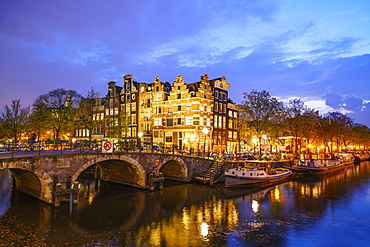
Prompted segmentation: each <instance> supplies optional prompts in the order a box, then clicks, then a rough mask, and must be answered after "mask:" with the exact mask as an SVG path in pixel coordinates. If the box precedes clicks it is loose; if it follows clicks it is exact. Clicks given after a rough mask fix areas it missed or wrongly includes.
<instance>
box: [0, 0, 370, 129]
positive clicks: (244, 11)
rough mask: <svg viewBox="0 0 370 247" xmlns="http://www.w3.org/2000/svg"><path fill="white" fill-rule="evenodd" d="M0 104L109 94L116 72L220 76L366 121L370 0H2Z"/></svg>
mask: <svg viewBox="0 0 370 247" xmlns="http://www.w3.org/2000/svg"><path fill="white" fill-rule="evenodd" d="M0 52H1V56H0V65H1V69H0V86H1V88H0V107H1V111H2V110H3V107H4V105H10V103H11V101H12V100H13V99H21V102H22V103H23V105H24V106H28V105H32V103H33V101H34V100H35V99H36V98H37V97H38V96H39V95H41V94H45V93H47V92H49V91H51V90H54V89H57V88H64V89H73V90H76V91H77V92H78V93H80V94H82V95H86V94H87V92H88V91H89V90H91V88H92V87H93V88H94V90H96V91H98V92H99V93H100V96H105V95H106V93H107V83H108V82H109V81H112V80H113V81H116V82H117V85H119V86H122V85H123V80H122V76H123V75H125V74H132V75H133V77H134V80H136V81H138V82H153V81H154V79H155V77H157V76H158V77H159V78H161V80H162V81H168V82H170V83H172V82H173V81H174V80H175V77H176V76H177V75H178V74H180V75H182V76H183V79H184V80H185V82H187V83H191V82H196V81H199V80H200V77H201V76H202V75H204V74H208V75H209V78H210V79H213V78H218V77H222V76H226V79H227V81H228V83H230V84H231V87H230V92H229V97H230V98H231V99H232V100H233V101H234V102H236V103H240V102H241V101H242V99H243V98H242V96H243V92H250V91H251V90H253V89H255V90H258V91H261V90H266V91H269V92H270V94H271V95H272V96H274V97H277V98H278V99H280V100H282V101H284V102H288V101H289V99H294V98H301V99H302V100H303V101H304V102H305V104H306V105H307V106H308V107H310V108H315V109H317V110H319V111H320V113H321V114H325V113H327V112H328V111H341V112H342V113H346V114H347V116H349V117H351V118H353V119H354V121H355V122H357V123H361V124H366V125H367V126H369V127H370V1H369V0H352V1H351V0H325V1H322V0H310V1H305V0H280V1H274V0H244V1H242V0H239V1H233V0H231V1H229V0H228V1H225V0H222V1H221V0H209V1H206V0H204V1H202V0H186V1H170V0H152V1H150V0H135V1H128V0H127V1H125V0H122V1H119V0H96V1H94V0H81V1H79V0H73V1H72V0H53V1H50V0H39V1H31V0H5V1H1V3H0Z"/></svg>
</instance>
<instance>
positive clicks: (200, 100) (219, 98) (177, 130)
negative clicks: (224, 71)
mask: <svg viewBox="0 0 370 247" xmlns="http://www.w3.org/2000/svg"><path fill="white" fill-rule="evenodd" d="M229 87H230V84H228V83H227V81H226V78H225V77H222V78H216V79H211V80H210V79H209V78H208V75H206V74H205V75H204V76H202V77H201V80H200V81H198V82H193V83H186V82H185V81H184V80H183V78H182V76H180V75H178V76H177V77H176V79H175V81H174V82H173V83H172V84H170V83H168V82H162V81H161V80H160V78H158V77H157V78H155V80H154V82H152V83H138V82H136V81H134V80H133V77H132V75H129V74H127V75H125V76H124V77H123V87H119V86H117V85H116V82H112V81H111V82H109V83H108V94H107V95H106V98H105V101H104V102H105V106H104V107H105V111H104V114H105V115H104V117H103V116H101V115H100V114H101V113H99V118H97V117H96V119H99V120H100V121H101V119H103V118H104V120H105V131H104V137H103V138H101V139H114V140H124V141H129V142H135V143H138V142H141V143H144V144H148V145H150V146H151V145H160V146H164V147H168V148H172V147H177V148H183V149H190V148H191V149H194V150H206V151H210V150H211V151H214V152H230V153H231V152H237V151H238V150H239V141H238V138H239V137H238V131H237V122H236V119H237V118H238V111H237V108H236V105H235V104H234V103H233V102H232V101H231V100H230V99H229V97H228V91H229ZM100 109H101V107H100ZM96 114H98V112H96ZM94 115H95V113H94ZM76 133H85V132H83V131H81V130H78V131H76ZM95 135H96V136H99V137H102V136H101V135H97V134H95ZM79 137H80V138H83V136H79Z"/></svg>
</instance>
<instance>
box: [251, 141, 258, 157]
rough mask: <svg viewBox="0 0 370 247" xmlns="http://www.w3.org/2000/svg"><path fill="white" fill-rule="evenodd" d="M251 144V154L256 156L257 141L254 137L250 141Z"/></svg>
mask: <svg viewBox="0 0 370 247" xmlns="http://www.w3.org/2000/svg"><path fill="white" fill-rule="evenodd" d="M252 142H253V154H256V144H257V142H258V139H257V138H256V137H254V138H253V139H252Z"/></svg>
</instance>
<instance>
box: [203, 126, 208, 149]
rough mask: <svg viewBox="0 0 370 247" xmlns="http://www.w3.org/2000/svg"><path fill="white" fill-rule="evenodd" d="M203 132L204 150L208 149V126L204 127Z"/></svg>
mask: <svg viewBox="0 0 370 247" xmlns="http://www.w3.org/2000/svg"><path fill="white" fill-rule="evenodd" d="M203 134H204V152H205V151H207V150H206V149H207V148H206V145H207V134H208V128H206V127H204V128H203Z"/></svg>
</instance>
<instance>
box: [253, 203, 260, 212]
mask: <svg viewBox="0 0 370 247" xmlns="http://www.w3.org/2000/svg"><path fill="white" fill-rule="evenodd" d="M258 207H259V204H258V202H257V201H256V200H252V210H253V212H255V213H257V212H258Z"/></svg>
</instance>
